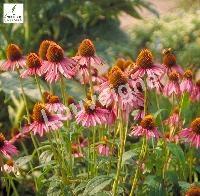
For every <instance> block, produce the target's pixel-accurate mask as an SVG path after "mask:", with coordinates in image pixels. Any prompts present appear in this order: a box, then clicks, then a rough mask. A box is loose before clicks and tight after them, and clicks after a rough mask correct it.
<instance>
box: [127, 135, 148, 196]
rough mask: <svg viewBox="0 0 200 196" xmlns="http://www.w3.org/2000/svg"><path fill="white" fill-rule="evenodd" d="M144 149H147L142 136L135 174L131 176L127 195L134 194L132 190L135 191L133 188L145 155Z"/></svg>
mask: <svg viewBox="0 0 200 196" xmlns="http://www.w3.org/2000/svg"><path fill="white" fill-rule="evenodd" d="M146 151H147V139H146V138H145V137H144V138H143V139H142V147H141V151H140V155H139V163H138V166H137V169H136V172H135V176H134V178H133V183H132V187H131V192H130V194H129V196H132V195H134V191H135V188H136V186H137V182H138V176H139V171H140V167H141V164H142V160H143V158H144V157H145V155H146Z"/></svg>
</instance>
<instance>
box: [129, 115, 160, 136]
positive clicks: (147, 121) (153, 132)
mask: <svg viewBox="0 0 200 196" xmlns="http://www.w3.org/2000/svg"><path fill="white" fill-rule="evenodd" d="M130 135H131V136H144V137H146V138H147V139H151V138H158V137H159V133H158V129H157V127H156V125H155V119H154V118H153V116H152V115H147V116H145V117H144V118H143V120H142V121H141V123H140V125H137V126H134V127H133V128H132V132H131V133H130Z"/></svg>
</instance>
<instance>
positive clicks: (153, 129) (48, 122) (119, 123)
mask: <svg viewBox="0 0 200 196" xmlns="http://www.w3.org/2000/svg"><path fill="white" fill-rule="evenodd" d="M6 55H7V60H6V61H5V62H3V64H2V65H1V69H2V70H3V71H7V72H8V71H16V72H17V73H18V75H19V79H20V82H21V84H22V85H21V86H22V93H23V99H24V102H25V105H26V112H27V119H28V120H27V123H26V124H25V125H24V127H23V128H22V129H21V131H20V132H19V133H18V134H16V135H15V136H14V137H13V138H11V139H10V140H9V141H7V140H6V139H5V137H4V136H3V134H2V133H1V134H0V152H1V157H3V159H2V160H4V159H7V160H9V163H8V164H4V166H5V165H7V167H8V165H10V166H12V165H13V162H12V164H11V159H12V156H13V155H16V154H17V153H18V150H17V149H16V147H15V146H14V144H15V143H16V142H18V141H20V140H21V139H22V138H25V137H29V135H32V134H34V135H37V134H38V135H39V136H40V137H43V136H45V135H46V136H47V137H48V138H49V137H51V135H49V133H51V132H55V131H56V132H59V131H60V130H61V129H62V128H63V127H69V126H68V124H69V123H70V122H76V124H78V125H80V126H82V127H87V128H90V127H91V129H93V127H97V126H103V127H104V129H108V130H111V131H114V134H112V136H113V137H118V135H119V137H120V145H119V150H118V163H117V171H116V177H115V180H114V183H113V188H112V191H113V193H114V195H115V194H116V192H117V186H118V184H119V180H120V179H119V178H120V170H121V167H122V155H123V152H124V147H125V142H126V137H127V134H129V135H130V136H133V137H142V138H143V139H144V142H143V144H144V146H145V145H147V142H148V140H149V139H152V138H154V139H155V141H156V140H157V139H161V140H163V141H164V142H175V143H179V142H182V141H183V142H184V141H186V142H188V143H189V144H191V145H192V146H195V147H196V148H199V147H200V117H197V118H196V119H194V120H193V121H192V122H191V124H190V126H189V127H188V128H183V125H184V124H183V121H182V119H181V100H182V99H183V98H184V96H185V95H186V94H188V95H189V98H190V100H191V101H193V102H199V101H200V81H199V80H198V81H195V78H194V76H193V73H192V71H191V70H185V71H184V70H183V68H182V67H181V66H180V65H178V64H177V63H176V57H175V55H174V53H173V52H172V50H171V49H166V50H164V51H163V63H162V64H155V63H154V61H153V56H152V53H151V51H150V50H149V49H143V50H141V51H140V53H139V55H138V57H137V59H136V61H135V62H134V61H132V60H130V59H129V60H125V59H118V60H117V61H116V63H115V64H114V66H112V67H111V68H108V66H107V65H106V64H105V62H104V61H103V60H102V58H100V57H99V56H97V55H96V50H95V46H94V44H93V42H92V41H91V40H89V39H85V40H83V41H82V42H81V44H80V46H79V48H78V52H77V54H76V56H75V57H72V58H69V57H66V56H65V53H64V50H63V49H62V47H61V46H59V45H58V44H57V43H55V42H53V41H48V40H45V41H43V42H42V43H41V45H40V47H39V50H38V53H30V54H28V55H27V56H23V54H22V49H21V48H20V47H19V46H18V45H16V44H10V45H8V47H7V50H6ZM28 77H34V78H35V81H36V84H37V86H38V89H39V91H40V94H41V101H40V102H37V103H35V105H34V107H33V109H32V112H30V111H29V108H28V103H27V99H26V96H25V93H24V89H23V80H24V79H26V78H28ZM65 78H66V79H68V80H76V81H78V82H80V83H81V84H82V85H83V87H84V88H85V91H86V93H85V99H84V100H79V101H78V100H75V99H74V98H73V97H71V96H69V95H68V94H67V93H66V91H65V83H64V79H65ZM41 79H42V80H46V82H47V83H48V84H49V86H50V91H49V92H42V88H41V84H40V80H41ZM58 82H60V85H61V94H62V98H60V97H59V96H57V95H55V93H54V92H53V88H51V87H52V86H53V85H54V84H55V83H58ZM153 89H154V90H155V92H156V94H157V95H164V96H166V97H168V98H169V99H170V101H171V102H172V104H173V106H174V110H173V111H172V113H171V115H170V116H169V118H168V119H166V120H164V121H163V124H165V125H166V126H168V127H169V129H168V130H169V132H164V131H163V130H162V131H161V130H159V128H158V127H157V125H156V119H155V117H154V115H153V114H150V113H149V107H148V106H149V102H150V100H148V92H149V91H152V90H153ZM158 109H159V108H158ZM133 111H136V113H134V120H133V119H131V117H132V112H133ZM130 123H132V124H133V125H132V126H131V129H130V131H129V130H128V129H129V127H130V125H131V124H130ZM49 139H50V138H49ZM96 140H97V139H96V138H94V139H93V142H94V143H95V142H97V141H96ZM88 145H90V141H89V138H88V139H87V138H83V137H82V136H80V137H79V138H78V142H74V143H71V148H70V153H71V154H72V155H73V156H74V157H75V158H76V157H83V156H84V153H83V151H81V150H80V149H81V148H84V147H86V146H88ZM93 145H94V144H93ZM97 149H98V153H99V155H101V156H111V155H113V149H114V147H113V145H112V144H111V143H109V141H108V138H107V137H106V136H102V140H101V141H100V142H99V144H98V148H97ZM142 149H143V152H141V156H140V157H139V164H140V163H141V162H142V160H143V157H144V156H145V153H146V151H147V149H146V148H145V147H144V148H142ZM145 149H146V150H145ZM9 168H10V167H9ZM2 169H3V170H4V171H5V170H6V167H3V166H2ZM2 169H1V170H2ZM139 170H140V167H138V168H137V170H136V172H135V176H134V177H133V182H132V189H131V193H130V195H132V194H133V191H134V190H135V187H136V186H137V179H138V175H139Z"/></svg>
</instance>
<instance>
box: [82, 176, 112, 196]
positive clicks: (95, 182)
mask: <svg viewBox="0 0 200 196" xmlns="http://www.w3.org/2000/svg"><path fill="white" fill-rule="evenodd" d="M112 180H113V179H112V177H111V176H106V175H102V176H96V177H94V178H93V179H91V180H90V181H89V182H88V183H87V185H86V188H85V190H84V192H83V196H86V195H95V194H97V193H98V192H100V191H102V190H103V189H104V188H105V187H106V186H108V185H109V184H110V183H111V181H112Z"/></svg>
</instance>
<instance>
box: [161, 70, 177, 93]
mask: <svg viewBox="0 0 200 196" xmlns="http://www.w3.org/2000/svg"><path fill="white" fill-rule="evenodd" d="M163 94H164V95H165V96H171V95H172V94H174V95H177V96H179V95H180V94H181V90H180V84H179V74H178V73H177V72H176V71H172V72H171V73H170V74H169V81H168V83H167V84H166V85H165V86H164V88H163Z"/></svg>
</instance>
